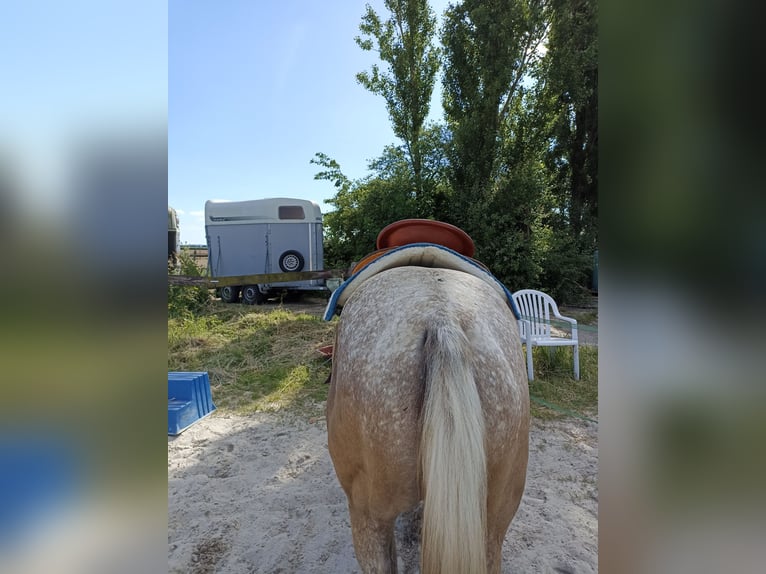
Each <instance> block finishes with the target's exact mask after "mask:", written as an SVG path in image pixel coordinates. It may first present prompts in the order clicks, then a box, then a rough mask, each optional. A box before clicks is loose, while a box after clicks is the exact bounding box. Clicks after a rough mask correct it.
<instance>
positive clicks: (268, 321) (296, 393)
mask: <svg viewBox="0 0 766 574" xmlns="http://www.w3.org/2000/svg"><path fill="white" fill-rule="evenodd" d="M333 332H334V323H328V322H325V321H322V320H321V319H319V318H318V317H314V316H312V315H308V314H305V313H295V312H292V311H290V310H288V309H285V308H283V307H276V308H274V307H271V306H268V305H265V306H262V307H257V306H253V307H251V306H246V305H227V304H225V303H221V302H220V301H214V302H212V303H211V305H210V306H209V308H208V310H207V311H206V312H204V313H203V314H200V315H198V316H194V317H191V318H177V319H169V320H168V370H170V371H197V370H199V371H207V372H208V374H209V376H210V384H211V390H212V392H213V398H214V400H215V402H216V406H217V407H218V408H220V409H222V410H229V411H232V412H238V413H248V412H254V411H280V410H283V409H286V408H289V407H300V406H306V405H311V404H316V403H317V402H319V401H323V400H325V398H326V396H327V385H326V384H325V381H326V380H327V377H328V376H329V374H330V364H329V362H328V361H327V360H326V359H324V358H323V357H322V356H321V355H320V354H319V353H318V352H317V348H318V347H319V346H321V345H325V344H330V343H332V338H333Z"/></svg>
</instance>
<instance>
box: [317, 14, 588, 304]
mask: <svg viewBox="0 0 766 574" xmlns="http://www.w3.org/2000/svg"><path fill="white" fill-rule="evenodd" d="M385 6H386V8H387V9H388V11H389V16H388V18H387V19H384V18H381V17H380V16H378V14H376V13H375V12H374V11H373V10H372V9H371V8H370V7H368V8H367V11H366V13H365V15H364V16H363V18H362V22H361V25H360V30H361V32H362V36H361V37H358V38H356V41H357V44H358V45H359V46H360V47H361V48H362V49H363V50H368V51H370V50H375V51H377V52H378V53H379V55H380V59H381V62H382V63H383V65H384V68H381V67H379V66H377V65H374V66H372V68H371V69H370V70H369V71H367V72H362V73H360V74H359V75H358V76H357V79H358V80H359V82H360V83H361V84H362V85H364V86H365V87H366V88H367V89H368V90H370V91H372V92H373V93H375V94H379V95H381V96H383V98H384V100H385V101H386V106H387V109H388V111H389V114H390V116H391V122H392V127H393V128H394V133H395V134H396V135H397V137H399V138H400V139H401V141H402V142H403V143H402V145H400V146H396V145H390V146H387V147H386V148H385V149H384V150H383V153H382V155H381V156H380V157H379V158H377V159H375V160H373V161H372V162H370V165H369V169H370V174H369V175H368V176H367V177H365V178H363V179H360V180H357V181H351V180H349V179H348V178H347V177H346V176H345V175H344V174H343V173H342V172H341V170H340V165H339V164H338V162H336V161H335V160H333V159H331V158H330V157H328V156H327V155H325V154H317V155H316V157H315V159H314V160H312V162H313V163H315V164H317V165H319V166H321V167H322V168H323V171H321V172H319V173H317V175H316V176H315V178H316V179H324V180H327V181H330V182H331V183H332V184H333V185H334V187H335V188H336V195H335V196H334V197H333V198H332V199H331V200H329V201H328V203H330V204H331V205H333V206H334V208H335V210H334V211H333V212H331V213H329V214H327V215H326V216H325V231H326V237H325V239H326V242H325V261H326V262H327V264H328V265H331V266H333V267H345V266H347V265H349V264H350V263H351V262H353V261H357V260H359V259H360V258H361V257H363V256H364V255H366V254H367V253H369V252H370V251H372V250H374V249H375V238H376V237H377V234H378V232H379V231H380V230H381V229H382V228H383V227H385V226H386V225H388V224H389V223H391V222H393V221H396V220H398V219H405V218H413V217H417V218H428V219H437V220H441V221H446V222H448V223H452V224H455V225H457V226H459V227H461V228H462V229H464V230H465V231H466V232H468V233H469V235H471V237H472V238H473V239H474V242H475V244H476V248H477V251H476V258H477V259H479V260H481V261H482V262H484V263H485V264H486V265H488V267H489V268H490V270H491V271H492V272H493V273H494V274H495V275H496V276H497V277H498V278H500V279H501V280H502V281H503V282H504V283H505V284H506V285H507V286H508V287H509V288H510V289H512V290H515V289H518V288H522V287H533V288H537V289H542V290H544V291H546V292H548V293H549V294H551V295H552V296H554V297H555V298H556V300H557V301H559V302H560V303H576V302H577V301H578V300H579V299H580V298H581V297H582V296H583V295H585V294H588V293H589V287H590V283H591V274H592V270H593V254H594V251H595V250H596V248H597V245H598V171H597V168H598V100H597V93H598V37H597V21H596V20H597V5H596V3H595V0H464V1H462V2H458V3H453V4H450V6H449V7H448V8H447V10H446V11H445V13H444V15H443V20H442V27H441V42H442V47H441V49H440V50H439V49H437V48H434V47H433V46H432V40H431V39H432V37H433V35H434V33H435V32H434V31H435V29H436V28H435V19H434V17H433V14H432V13H431V10H430V9H429V8H428V5H427V2H426V1H425V0H386V1H385ZM438 57H441V58H442V61H441V66H442V72H443V77H442V80H443V81H442V84H443V93H442V103H443V108H444V113H445V116H444V117H445V123H444V124H443V125H425V124H424V121H425V117H426V115H427V113H428V100H429V99H430V93H431V90H432V89H433V79H434V75H435V73H436V71H437V70H438V67H439V64H438V62H437V59H438Z"/></svg>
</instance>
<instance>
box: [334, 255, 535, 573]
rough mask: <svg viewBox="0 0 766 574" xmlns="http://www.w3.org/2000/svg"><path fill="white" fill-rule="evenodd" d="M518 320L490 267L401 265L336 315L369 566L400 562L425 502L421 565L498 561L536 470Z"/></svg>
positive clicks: (351, 465)
mask: <svg viewBox="0 0 766 574" xmlns="http://www.w3.org/2000/svg"><path fill="white" fill-rule="evenodd" d="M526 373H527V372H526V367H525V362H524V357H523V354H522V351H521V342H520V339H519V331H518V324H517V321H516V318H515V316H514V315H513V313H512V311H511V309H510V308H509V306H508V301H507V300H505V299H504V298H503V296H502V295H501V294H499V293H498V291H497V290H496V289H493V288H492V287H491V286H490V285H489V284H488V283H487V282H486V281H484V280H482V279H481V278H477V277H476V276H474V275H471V274H468V273H463V272H461V271H457V270H453V269H442V268H429V267H419V266H408V267H395V268H392V269H387V270H384V271H382V272H380V273H378V274H376V275H373V276H372V277H370V278H369V279H367V280H366V281H364V283H362V284H361V285H360V286H359V288H358V289H357V290H356V291H355V292H354V294H353V295H352V296H351V297H350V298H349V300H348V301H347V303H346V305H345V306H344V307H343V312H342V314H341V316H340V320H339V322H338V326H337V330H336V334H335V344H334V350H333V359H332V372H331V379H330V389H329V394H328V400H327V407H326V411H327V412H326V414H327V418H326V420H327V435H328V437H327V438H328V447H329V451H330V457H331V459H332V463H333V466H334V468H335V474H336V476H337V478H338V481H339V482H340V485H341V487H342V489H343V491H344V492H345V494H346V497H347V501H348V509H349V516H350V521H351V531H352V540H353V545H354V551H355V554H356V558H357V562H358V563H359V565H360V567H361V570H362V572H364V573H365V574H367V573H373V572H375V573H396V572H397V552H396V545H395V535H394V525H395V521H396V518H397V517H398V516H399V515H400V514H402V513H404V512H407V511H410V510H413V509H414V508H416V507H417V506H418V505H419V504H420V503H421V502H422V531H421V537H420V538H421V542H420V571H421V572H422V573H423V574H436V573H439V574H450V573H459V574H485V573H490V574H497V573H499V572H500V564H501V558H502V545H503V540H504V538H505V534H506V532H507V530H508V528H509V526H510V524H511V521H512V520H513V517H514V515H515V514H516V511H517V509H518V506H519V503H520V501H521V497H522V494H523V491H524V486H525V482H526V469H527V459H528V452H529V392H528V383H527V374H526Z"/></svg>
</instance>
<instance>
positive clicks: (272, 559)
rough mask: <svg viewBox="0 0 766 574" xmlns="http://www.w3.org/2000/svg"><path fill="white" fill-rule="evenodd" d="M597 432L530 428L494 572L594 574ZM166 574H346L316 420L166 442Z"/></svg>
mask: <svg viewBox="0 0 766 574" xmlns="http://www.w3.org/2000/svg"><path fill="white" fill-rule="evenodd" d="M597 477H598V446H597V425H595V424H593V423H590V422H587V421H580V420H567V421H556V422H550V421H549V422H545V423H541V422H538V421H535V422H534V424H533V426H532V430H531V436H530V457H529V468H528V471H527V485H526V490H525V493H524V497H523V499H522V502H521V506H520V507H519V511H518V513H517V514H516V517H515V518H514V520H513V522H512V523H511V528H510V529H509V531H508V534H507V536H506V539H505V545H504V547H503V570H502V571H503V572H504V573H507V572H517V573H521V572H523V573H525V574H528V573H555V572H559V573H560V572H571V573H577V574H587V573H594V572H597V571H598V542H597V541H598V518H597V515H598V486H597ZM168 512H169V516H168V550H169V558H168V559H169V571H170V572H173V573H182V572H183V573H191V574H202V573H213V572H220V573H229V574H235V573H236V574H239V573H242V574H245V573H263V574H266V573H269V574H271V573H293V572H295V573H300V572H311V573H314V572H316V573H328V574H330V573H337V574H344V573H349V574H350V573H356V572H359V568H358V565H357V563H356V559H355V557H354V550H353V545H352V541H351V529H350V524H349V520H348V510H347V507H346V498H345V495H344V493H343V491H342V490H341V488H340V485H339V483H338V481H337V478H336V477H335V474H334V470H333V467H332V462H331V460H330V456H329V453H328V451H327V435H326V426H325V422H324V420H323V419H322V418H318V419H309V420H300V419H295V418H293V419H287V418H284V417H280V416H278V415H273V414H257V415H253V416H250V417H240V416H231V415H221V416H219V415H217V414H216V413H213V414H212V415H211V416H209V417H207V418H205V419H203V420H201V421H199V422H197V423H196V424H195V425H193V426H192V427H190V428H189V429H187V430H186V431H185V432H183V433H182V434H181V435H180V436H178V437H176V438H173V437H168ZM416 527H417V515H416V513H415V515H414V516H406V517H403V518H401V519H400V521H399V523H398V525H397V547H398V551H399V557H400V565H399V566H400V568H399V571H400V572H407V573H415V572H418V568H417V561H418V547H417V544H418V539H417V533H416V532H417V529H416Z"/></svg>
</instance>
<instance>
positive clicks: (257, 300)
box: [242, 285, 263, 305]
mask: <svg viewBox="0 0 766 574" xmlns="http://www.w3.org/2000/svg"><path fill="white" fill-rule="evenodd" d="M242 302H243V303H247V304H248V305H260V304H262V303H263V293H261V290H260V289H258V285H245V286H244V287H242Z"/></svg>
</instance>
